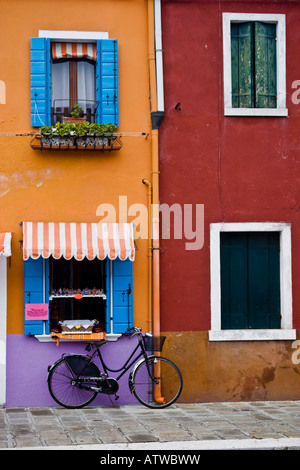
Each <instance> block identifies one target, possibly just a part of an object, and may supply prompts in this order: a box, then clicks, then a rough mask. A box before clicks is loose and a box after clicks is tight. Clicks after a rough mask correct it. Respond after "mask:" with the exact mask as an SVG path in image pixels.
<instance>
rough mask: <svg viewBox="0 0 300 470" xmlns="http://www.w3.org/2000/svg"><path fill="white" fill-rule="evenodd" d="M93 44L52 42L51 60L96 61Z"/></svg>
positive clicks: (94, 45) (95, 50)
mask: <svg viewBox="0 0 300 470" xmlns="http://www.w3.org/2000/svg"><path fill="white" fill-rule="evenodd" d="M96 56H97V48H96V44H95V43H80V42H53V43H52V59H53V60H57V59H89V60H96Z"/></svg>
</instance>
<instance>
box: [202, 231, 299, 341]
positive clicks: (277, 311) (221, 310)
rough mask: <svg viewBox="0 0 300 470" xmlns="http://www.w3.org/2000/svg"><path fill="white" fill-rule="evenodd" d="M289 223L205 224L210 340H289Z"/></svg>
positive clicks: (291, 334) (290, 333)
mask: <svg viewBox="0 0 300 470" xmlns="http://www.w3.org/2000/svg"><path fill="white" fill-rule="evenodd" d="M290 238H291V235H290V226H289V224H279V223H278V224H276V223H274V224H269V223H266V224H264V223H244V224H243V223H236V224H230V223H228V224H227V223H226V224H211V308H212V320H211V331H210V332H209V336H210V340H216V341H218V340H219V341H222V340H247V339H249V340H253V339H261V340H262V339H294V337H295V330H292V293H291V239H290Z"/></svg>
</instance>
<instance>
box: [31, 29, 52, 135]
mask: <svg viewBox="0 0 300 470" xmlns="http://www.w3.org/2000/svg"><path fill="white" fill-rule="evenodd" d="M50 124H51V55H50V39H48V38H31V126H32V127H41V126H43V125H47V126H49V125H50Z"/></svg>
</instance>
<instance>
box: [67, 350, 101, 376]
mask: <svg viewBox="0 0 300 470" xmlns="http://www.w3.org/2000/svg"><path fill="white" fill-rule="evenodd" d="M64 360H65V361H66V362H67V363H68V365H69V366H70V368H71V369H72V371H73V372H74V374H75V375H81V376H83V377H90V376H94V377H98V376H99V375H100V372H99V369H98V367H97V366H96V365H95V364H94V363H93V362H90V361H89V359H88V358H87V357H85V356H80V355H77V354H71V355H70V356H65V357H64Z"/></svg>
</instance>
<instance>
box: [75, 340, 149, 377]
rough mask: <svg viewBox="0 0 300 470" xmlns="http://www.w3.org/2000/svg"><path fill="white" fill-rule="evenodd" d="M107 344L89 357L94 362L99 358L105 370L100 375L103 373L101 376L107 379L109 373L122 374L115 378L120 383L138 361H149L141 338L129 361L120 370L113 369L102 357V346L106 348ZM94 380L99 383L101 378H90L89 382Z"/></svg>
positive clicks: (98, 347) (97, 348)
mask: <svg viewBox="0 0 300 470" xmlns="http://www.w3.org/2000/svg"><path fill="white" fill-rule="evenodd" d="M106 343H107V342H105V343H102V344H100V345H99V346H97V347H96V351H94V352H93V354H92V355H91V356H89V358H90V361H92V360H93V359H94V358H95V356H98V357H99V360H100V363H101V365H102V368H103V372H102V371H101V370H100V373H101V375H104V376H105V377H108V372H113V373H117V372H120V374H119V375H118V376H117V377H115V380H117V381H119V380H120V378H121V377H123V375H124V374H126V372H127V371H128V370H129V369H130V368H131V367H132V366H133V364H135V363H136V362H137V361H138V359H140V358H141V357H144V359H147V357H148V355H147V353H146V350H145V347H144V344H143V340H142V338H141V337H139V338H138V344H137V345H136V346H135V348H134V349H133V351H132V352H131V354H130V356H129V357H128V358H127V360H126V361H125V362H124V364H123V365H122V366H121V367H120V368H119V369H111V368H110V367H109V366H108V365H107V364H106V363H105V361H104V359H103V357H102V354H101V351H100V348H101V346H104V344H106ZM138 349H140V352H139V353H138V354H137V355H136V352H137V350H138ZM100 378H101V377H100ZM83 380H84V379H83ZM85 380H86V378H85ZM94 380H95V381H99V377H89V381H94Z"/></svg>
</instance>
